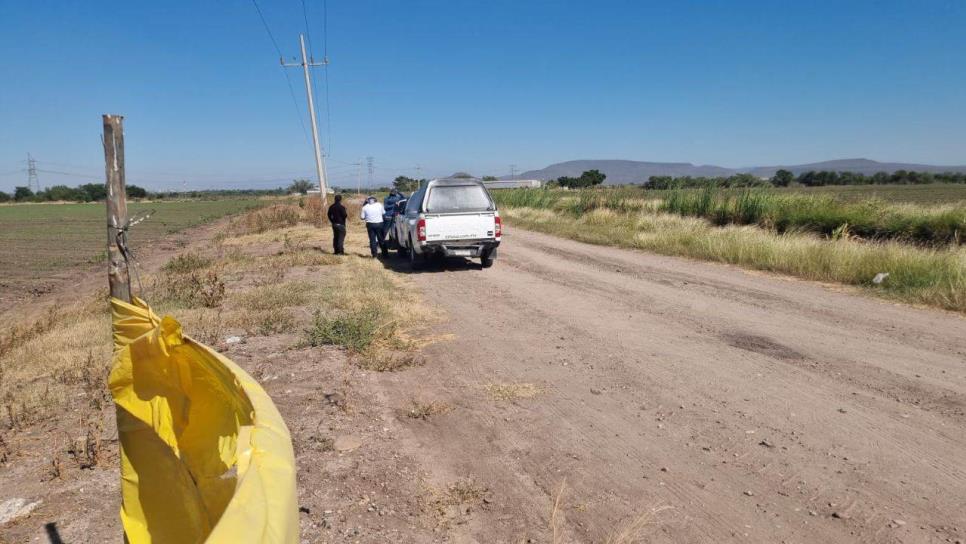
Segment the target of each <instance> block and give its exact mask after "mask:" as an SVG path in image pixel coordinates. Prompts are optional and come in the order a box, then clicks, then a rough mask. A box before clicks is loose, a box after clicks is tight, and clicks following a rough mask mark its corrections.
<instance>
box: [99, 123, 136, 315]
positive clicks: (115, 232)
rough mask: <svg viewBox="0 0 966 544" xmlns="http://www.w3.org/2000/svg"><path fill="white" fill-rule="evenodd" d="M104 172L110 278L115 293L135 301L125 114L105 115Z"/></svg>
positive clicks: (126, 300) (127, 299) (120, 298)
mask: <svg viewBox="0 0 966 544" xmlns="http://www.w3.org/2000/svg"><path fill="white" fill-rule="evenodd" d="M103 121H104V134H103V138H104V172H105V177H106V183H107V199H106V201H107V281H108V283H109V284H110V286H111V296H112V297H114V298H116V299H119V300H123V301H124V302H131V276H130V274H129V271H128V264H127V255H126V253H127V226H128V225H127V195H126V194H125V182H124V117H123V116H121V115H107V114H105V115H104V116H103Z"/></svg>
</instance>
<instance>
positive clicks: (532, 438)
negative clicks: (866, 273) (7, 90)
mask: <svg viewBox="0 0 966 544" xmlns="http://www.w3.org/2000/svg"><path fill="white" fill-rule="evenodd" d="M392 266H400V268H399V270H400V272H404V273H405V272H409V270H408V269H406V268H405V267H404V266H403V265H392ZM457 268H458V269H455V270H454V269H450V270H446V271H434V270H427V271H425V272H420V273H415V274H413V279H414V282H415V284H416V285H417V286H418V288H419V289H421V290H422V291H423V292H424V294H425V297H426V299H427V301H428V302H429V303H430V304H432V305H435V306H436V307H438V308H439V309H440V312H441V315H444V319H443V322H442V324H441V325H440V326H439V327H438V329H439V330H438V331H437V332H439V333H448V334H451V335H452V336H451V337H450V338H449V339H447V340H444V341H440V342H438V343H436V344H434V345H432V346H430V347H429V348H427V350H426V355H427V359H428V363H427V364H426V365H425V366H423V367H421V368H419V369H414V370H410V371H407V372H405V373H387V374H381V375H378V376H375V377H374V378H373V380H374V383H375V384H377V385H378V387H379V388H380V389H381V390H382V395H384V396H385V397H386V398H385V400H386V404H387V405H391V406H404V405H406V403H407V402H409V401H410V400H411V399H418V400H421V401H429V400H436V401H440V402H443V403H447V404H449V405H450V406H451V407H452V409H451V410H450V411H449V412H447V413H445V414H442V415H437V416H434V417H432V418H430V419H428V420H427V421H421V420H413V419H402V420H401V421H402V424H403V425H404V426H407V427H408V430H409V431H410V432H409V433H404V434H405V435H406V436H408V437H409V438H404V439H403V444H402V446H401V447H402V449H403V451H404V452H405V453H408V454H410V455H412V456H413V457H415V458H418V459H421V460H422V462H423V464H424V465H425V466H427V467H429V468H430V470H431V472H432V477H434V478H437V479H438V480H439V481H451V480H453V479H454V478H469V479H472V480H473V481H475V482H477V483H479V484H480V485H483V486H485V487H486V488H488V491H487V493H486V495H485V497H486V501H484V502H483V504H482V507H481V508H480V509H479V510H477V511H476V512H475V514H474V515H473V516H471V517H469V518H468V519H469V521H468V522H467V523H466V524H465V525H463V526H462V527H461V528H458V529H457V531H458V532H459V533H460V535H461V536H462V537H464V538H465V540H467V541H477V542H520V541H521V539H525V538H526V537H531V538H533V539H534V541H536V542H546V541H548V540H550V539H551V538H553V532H554V527H556V531H557V537H556V540H557V541H560V542H571V541H579V542H605V541H607V540H608V539H613V540H614V541H628V542H629V541H638V539H643V540H644V541H647V542H730V541H745V542H962V541H963V539H966V320H964V319H962V318H961V317H959V316H956V315H953V314H947V313H941V312H939V311H934V310H920V309H915V308H910V307H907V306H898V305H893V304H890V303H887V302H882V301H880V300H874V299H870V298H865V297H862V296H859V295H856V294H850V293H846V292H841V291H836V290H833V289H831V288H827V287H823V286H820V285H817V284H814V283H808V282H801V281H795V280H789V279H784V278H776V277H773V276H768V275H763V274H758V273H749V272H745V271H741V270H738V269H734V268H730V267H725V266H720V265H712V264H704V263H697V262H693V261H688V260H683V259H677V258H667V257H660V256H654V255H650V254H645V253H639V252H632V251H625V250H619V249H612V248H604V247H597V246H590V245H585V244H581V243H577V242H572V241H568V240H561V239H557V238H553V237H549V236H545V235H539V234H534V233H527V232H523V231H514V232H513V233H512V234H511V235H509V236H507V237H506V239H505V241H504V246H503V247H502V248H501V255H500V258H499V260H498V261H497V264H496V265H495V266H494V267H493V268H492V269H489V270H485V271H484V270H479V269H478V265H467V266H465V267H457ZM561 489H562V492H561V491H560V490H561ZM555 502H556V503H557V505H558V506H557V508H556V513H555V514H552V512H553V505H554V503H555ZM553 520H555V521H553ZM622 537H623V538H624V540H620V539H621V538H622Z"/></svg>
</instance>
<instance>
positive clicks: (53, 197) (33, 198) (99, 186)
mask: <svg viewBox="0 0 966 544" xmlns="http://www.w3.org/2000/svg"><path fill="white" fill-rule="evenodd" d="M125 192H126V193H127V197H128V198H150V199H152V200H170V199H179V198H217V197H232V196H277V195H284V194H286V191H285V189H282V188H281V187H279V188H277V189H219V190H211V191H158V192H153V191H148V190H146V189H144V188H142V187H139V186H137V185H127V186H126V191H125ZM106 198H107V187H106V186H105V185H104V184H103V183H86V184H84V185H78V186H77V187H68V186H66V185H54V186H53V187H48V188H46V189H43V190H41V191H38V192H34V191H32V190H30V188H29V187H16V188H14V192H13V194H12V195H11V194H9V193H6V192H4V191H0V202H99V201H102V200H104V199H106Z"/></svg>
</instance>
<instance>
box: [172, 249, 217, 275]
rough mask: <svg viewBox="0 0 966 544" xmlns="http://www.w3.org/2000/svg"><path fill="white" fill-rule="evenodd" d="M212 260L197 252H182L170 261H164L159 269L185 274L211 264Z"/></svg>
mask: <svg viewBox="0 0 966 544" xmlns="http://www.w3.org/2000/svg"><path fill="white" fill-rule="evenodd" d="M211 263H212V260H211V259H210V258H208V257H205V256H203V255H199V254H197V253H182V254H181V255H178V256H177V257H175V258H173V259H171V260H170V261H168V262H166V263H164V266H162V267H161V270H163V271H164V272H169V273H172V274H187V273H188V272H194V271H195V270H201V269H202V268H207V267H209V266H210V265H211Z"/></svg>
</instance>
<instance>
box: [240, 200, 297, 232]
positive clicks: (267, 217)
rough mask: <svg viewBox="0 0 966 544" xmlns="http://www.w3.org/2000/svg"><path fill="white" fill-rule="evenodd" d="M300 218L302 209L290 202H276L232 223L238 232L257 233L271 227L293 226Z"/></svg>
mask: <svg viewBox="0 0 966 544" xmlns="http://www.w3.org/2000/svg"><path fill="white" fill-rule="evenodd" d="M301 219H302V210H301V209H300V208H299V207H298V206H295V205H292V204H276V205H274V206H268V207H266V208H260V209H257V210H253V211H251V212H248V213H247V214H245V215H244V216H243V217H242V218H241V220H239V221H237V222H235V223H233V224H232V227H233V230H235V232H236V233H238V234H258V233H262V232H265V231H268V230H272V229H280V228H285V227H294V226H295V225H297V224H298V223H299V221H300V220H301Z"/></svg>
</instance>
